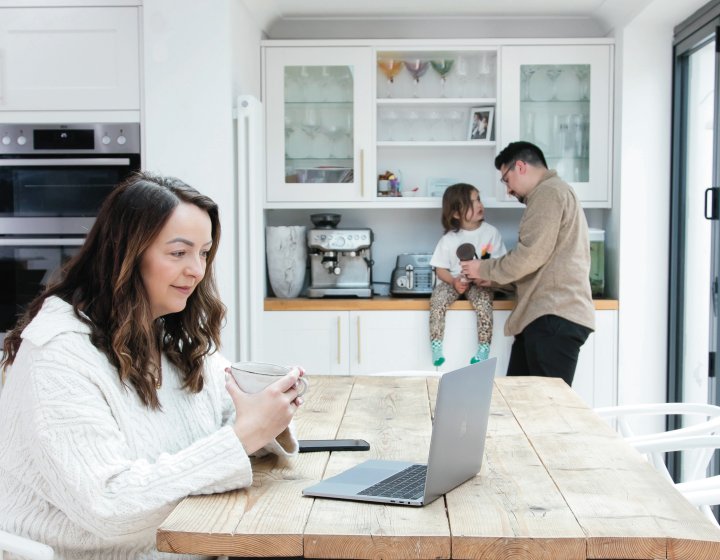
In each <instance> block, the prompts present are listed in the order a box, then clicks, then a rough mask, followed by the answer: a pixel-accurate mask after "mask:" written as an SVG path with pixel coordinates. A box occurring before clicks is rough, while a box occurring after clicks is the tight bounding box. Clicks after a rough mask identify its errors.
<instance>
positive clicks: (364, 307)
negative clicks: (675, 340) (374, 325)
mask: <svg viewBox="0 0 720 560" xmlns="http://www.w3.org/2000/svg"><path fill="white" fill-rule="evenodd" d="M593 301H594V303H595V309H596V310H597V311H607V310H616V309H618V308H619V304H618V300H616V299H596V300H593ZM514 307H515V300H514V299H496V300H495V301H494V302H493V309H495V311H500V310H507V311H510V310H512V309H513V308H514ZM429 309H430V298H427V297H425V298H412V297H410V298H404V297H388V296H374V297H372V298H315V299H311V298H289V299H283V298H265V311H428V310H429ZM450 309H453V310H470V311H472V306H471V305H470V302H469V301H467V300H460V301H456V302H455V303H453V304H452V305H451V306H450Z"/></svg>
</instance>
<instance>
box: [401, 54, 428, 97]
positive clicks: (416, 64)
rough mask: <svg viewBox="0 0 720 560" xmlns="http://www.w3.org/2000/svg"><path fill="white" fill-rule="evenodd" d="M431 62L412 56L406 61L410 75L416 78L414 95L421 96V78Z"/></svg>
mask: <svg viewBox="0 0 720 560" xmlns="http://www.w3.org/2000/svg"><path fill="white" fill-rule="evenodd" d="M429 66H430V64H429V63H428V61H427V60H420V59H419V58H412V59H409V60H406V61H405V68H407V69H408V72H410V75H411V76H412V77H413V80H415V88H414V91H413V97H419V93H420V78H422V76H423V75H424V74H425V72H427V69H428V67H429Z"/></svg>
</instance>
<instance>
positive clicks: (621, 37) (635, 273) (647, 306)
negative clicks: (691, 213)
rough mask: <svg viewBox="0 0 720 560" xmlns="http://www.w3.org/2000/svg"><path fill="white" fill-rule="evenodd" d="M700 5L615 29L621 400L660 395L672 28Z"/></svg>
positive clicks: (671, 4) (613, 220)
mask: <svg viewBox="0 0 720 560" xmlns="http://www.w3.org/2000/svg"><path fill="white" fill-rule="evenodd" d="M704 3H705V0H685V1H684V2H681V3H680V2H675V0H654V1H653V2H652V3H650V4H649V5H648V6H647V7H646V8H645V10H643V11H642V12H640V13H639V14H638V15H637V16H636V17H635V18H634V19H633V20H632V21H631V22H630V23H629V24H627V25H626V26H625V27H624V28H622V29H619V30H617V31H616V33H615V36H616V41H617V43H616V54H617V63H616V69H617V73H616V75H617V94H616V100H617V103H616V107H617V109H618V114H617V118H616V137H617V140H618V142H617V145H618V148H617V153H616V161H617V162H618V163H617V166H616V181H615V188H614V197H615V199H614V204H613V212H612V213H611V216H610V227H611V229H613V230H614V231H619V233H620V242H619V245H616V246H612V247H609V248H608V250H609V251H610V254H609V259H608V260H609V261H610V262H613V261H615V257H617V261H616V262H618V266H619V286H618V293H619V299H620V311H619V324H618V329H619V344H618V374H619V384H618V402H619V403H620V404H628V403H640V402H653V401H664V400H665V398H666V379H667V367H666V362H667V328H668V317H667V311H668V310H667V308H668V265H669V263H668V253H669V235H670V232H669V221H670V208H669V204H670V155H671V142H670V132H671V115H672V41H673V27H674V26H675V25H677V24H678V23H680V22H681V21H682V20H683V19H685V18H686V17H687V16H689V15H691V14H692V13H693V12H694V11H695V10H697V9H698V8H699V7H701V6H702V5H703V4H704Z"/></svg>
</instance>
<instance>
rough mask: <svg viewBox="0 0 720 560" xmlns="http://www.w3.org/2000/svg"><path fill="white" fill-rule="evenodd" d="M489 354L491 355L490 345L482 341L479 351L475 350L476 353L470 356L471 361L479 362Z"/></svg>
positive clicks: (473, 362)
mask: <svg viewBox="0 0 720 560" xmlns="http://www.w3.org/2000/svg"><path fill="white" fill-rule="evenodd" d="M489 356H490V345H489V344H485V343H484V342H482V343H480V344H478V347H477V352H475V355H474V356H473V357H472V358H470V363H471V364H477V363H478V362H482V361H484V360H487V359H488V357H489Z"/></svg>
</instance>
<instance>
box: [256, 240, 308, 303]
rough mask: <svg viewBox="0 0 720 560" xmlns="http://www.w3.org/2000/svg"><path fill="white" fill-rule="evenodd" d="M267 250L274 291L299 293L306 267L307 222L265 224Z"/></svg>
mask: <svg viewBox="0 0 720 560" xmlns="http://www.w3.org/2000/svg"><path fill="white" fill-rule="evenodd" d="M265 252H266V253H267V267H268V277H269V278H270V286H271V287H272V289H273V292H275V295H276V296H277V297H280V298H294V297H297V296H298V295H300V292H301V291H302V288H303V285H304V283H305V269H306V267H307V242H306V240H305V226H268V227H266V228H265Z"/></svg>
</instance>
